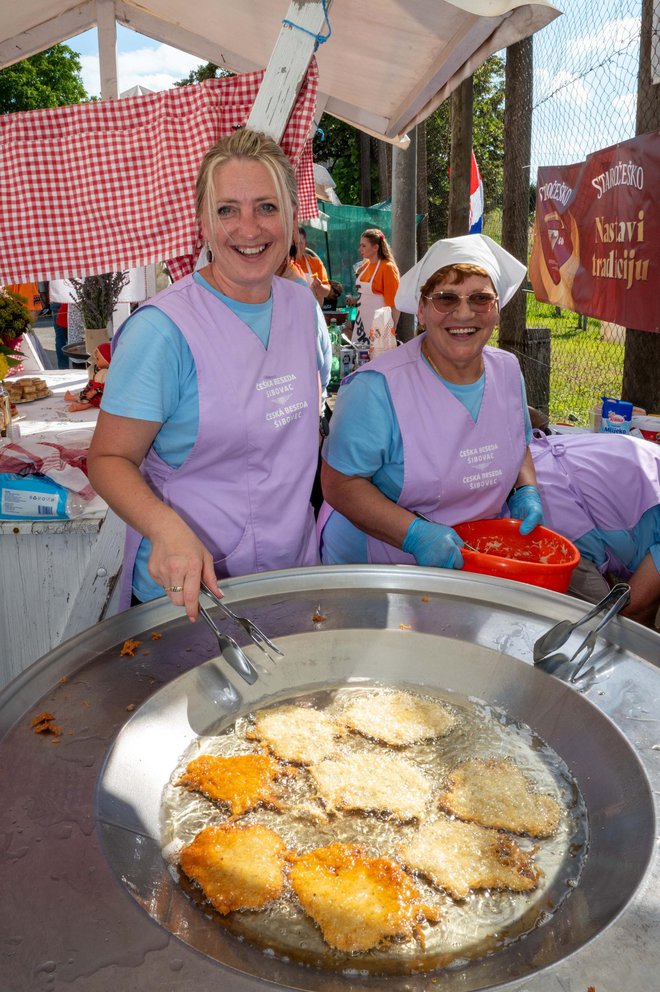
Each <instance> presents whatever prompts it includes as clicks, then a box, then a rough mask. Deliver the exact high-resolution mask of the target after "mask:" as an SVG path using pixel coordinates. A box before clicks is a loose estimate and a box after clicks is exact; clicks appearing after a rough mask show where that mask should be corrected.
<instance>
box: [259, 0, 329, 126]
mask: <svg viewBox="0 0 660 992" xmlns="http://www.w3.org/2000/svg"><path fill="white" fill-rule="evenodd" d="M331 5H332V0H326V4H325V6H326V10H328V11H329V10H330V7H331ZM285 20H287V21H291V23H292V24H293V25H299V27H292V26H291V25H290V24H282V28H281V30H280V33H279V37H278V39H277V41H276V42H275V47H274V48H273V51H272V53H271V56H270V59H269V62H268V65H267V66H266V72H265V73H264V78H263V80H262V83H261V86H260V87H259V92H258V93H257V98H256V100H255V101H254V103H253V105H252V110H251V111H250V116H249V117H248V120H247V126H248V127H250V128H254V130H255V131H264V132H265V133H266V134H269V135H270V136H271V138H274V139H275V141H281V140H282V135H283V134H284V130H285V128H286V125H287V121H288V120H289V117H290V116H291V111H292V110H293V105H294V103H295V102H296V97H297V96H298V91H299V90H300V86H301V84H302V81H303V79H304V78H305V73H306V72H307V68H308V66H309V62H310V59H311V57H312V55H313V54H314V51H315V50H316V38H315V37H314V36H315V35H317V34H321V33H322V32H323V30H324V27H325V23H326V19H325V12H324V10H323V5H322V3H321V0H293V2H292V3H291V4H290V5H289V9H288V10H287V12H286V17H285ZM300 28H304V29H305V30H300ZM308 31H309V32H311V34H307V32H308Z"/></svg>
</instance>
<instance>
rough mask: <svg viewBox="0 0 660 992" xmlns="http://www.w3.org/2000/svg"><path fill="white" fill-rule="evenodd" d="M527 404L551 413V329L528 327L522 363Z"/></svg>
mask: <svg viewBox="0 0 660 992" xmlns="http://www.w3.org/2000/svg"><path fill="white" fill-rule="evenodd" d="M520 364H521V366H522V371H523V377H524V379H525V389H526V391H527V402H528V403H529V405H530V406H533V407H536V409H537V410H540V411H541V412H542V413H546V414H547V413H549V412H550V328H549V327H527V328H526V329H525V344H524V352H523V355H522V358H521V362H520Z"/></svg>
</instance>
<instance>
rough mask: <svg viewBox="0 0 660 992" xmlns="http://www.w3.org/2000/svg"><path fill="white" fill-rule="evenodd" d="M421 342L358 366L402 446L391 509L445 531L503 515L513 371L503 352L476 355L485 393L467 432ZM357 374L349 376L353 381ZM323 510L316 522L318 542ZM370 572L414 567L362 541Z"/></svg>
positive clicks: (511, 478)
mask: <svg viewBox="0 0 660 992" xmlns="http://www.w3.org/2000/svg"><path fill="white" fill-rule="evenodd" d="M424 338H425V335H420V336H419V337H416V338H414V339H413V340H412V341H409V342H408V343H407V344H405V345H402V346H401V347H399V348H397V349H396V351H390V352H386V353H385V354H383V355H381V356H379V357H378V358H377V359H375V360H374V361H372V362H370V363H369V364H368V365H367V366H364V370H369V369H371V370H374V371H378V372H381V373H382V374H383V375H384V376H385V378H386V379H387V384H388V387H389V390H390V395H391V397H392V403H393V405H394V411H395V413H396V416H397V420H398V422H399V429H400V431H401V437H402V440H403V461H404V477H403V488H402V490H401V495H400V496H399V499H398V501H397V503H398V505H399V506H405V507H406V509H409V510H412V511H413V512H415V511H417V512H418V513H423V514H424V516H426V517H428V518H429V519H430V520H433V521H434V522H436V523H442V524H446V525H448V526H450V527H451V526H453V525H454V524H457V523H461V522H464V521H467V520H478V519H481V518H484V517H497V516H504V515H508V511H507V509H506V498H507V496H508V495H509V493H510V491H511V489H512V488H513V486H514V484H515V481H516V479H517V477H518V474H519V472H520V467H521V465H522V461H523V458H524V457H525V451H526V443H525V415H524V410H523V407H522V400H521V388H520V366H519V365H518V361H517V359H516V358H515V357H514V356H513V355H511V354H510V353H509V352H506V351H501V350H500V349H498V348H489V347H486V348H484V351H483V357H484V366H485V376H486V379H485V385H484V394H483V399H482V402H481V409H480V411H479V417H478V420H477V423H476V424H475V423H474V421H473V420H472V417H471V415H470V413H469V412H468V410H467V409H466V408H465V407H464V406H463V404H462V403H461V402H460V400H458V399H456V397H455V396H454V395H453V394H452V393H451V392H450V390H449V389H447V388H446V387H445V386H444V385H443V384H442V382H440V380H439V379H438V377H437V376H436V375H435V373H434V372H432V371H431V369H430V368H429V367H428V365H427V364H426V362H425V361H424V360H423V358H422V357H421V348H422V343H423V341H424ZM361 371H362V369H360V370H358V371H357V372H355V373H354V374H355V375H359V374H360V372H361ZM331 512H332V511H331V509H330V508H329V507H327V505H325V504H324V506H323V507H322V508H321V513H320V514H319V521H318V523H317V529H318V531H319V534H320V533H321V532H322V527H323V525H324V524H325V522H326V521H327V520H328V518H329V515H330V513H331ZM367 548H368V560H369V562H370V563H373V564H413V565H414V564H415V559H414V558H413V556H412V555H409V554H406V553H404V552H403V551H401V549H400V548H395V547H394V546H393V545H391V544H386V543H385V542H384V541H377V540H376V539H375V538H372V537H368V539H367Z"/></svg>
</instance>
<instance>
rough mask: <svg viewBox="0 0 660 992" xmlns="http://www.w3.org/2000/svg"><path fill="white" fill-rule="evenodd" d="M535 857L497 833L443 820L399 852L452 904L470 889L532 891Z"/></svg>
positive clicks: (426, 827)
mask: <svg viewBox="0 0 660 992" xmlns="http://www.w3.org/2000/svg"><path fill="white" fill-rule="evenodd" d="M533 855H534V851H523V850H522V849H521V848H520V847H519V846H518V844H516V842H515V840H514V839H513V838H512V837H509V835H508V834H503V833H501V832H500V831H499V830H490V829H489V828H487V827H480V826H479V825H478V824H476V823H463V821H462V820H450V819H448V818H447V817H442V819H440V820H436V821H435V822H433V823H426V824H424V825H423V826H422V827H420V829H419V830H418V831H417V833H416V834H415V835H414V837H412V838H411V840H410V841H409V842H408V843H407V844H402V845H401V847H399V848H398V850H397V857H399V858H400V859H401V861H402V862H403V864H404V865H405V866H406V867H407V868H409V869H411V870H412V871H418V872H420V873H421V874H422V875H424V876H425V877H426V878H428V879H429V880H430V881H431V882H433V884H434V885H437V886H439V887H440V888H441V889H445V891H446V892H448V893H449V895H450V896H453V897H454V899H465V898H466V896H468V895H469V893H470V889H511V890H512V891H513V892H529V891H531V890H532V889H535V888H536V886H537V885H538V883H539V880H540V879H541V877H542V875H543V873H542V871H541V869H540V868H537V866H536V865H535V864H534V861H533Z"/></svg>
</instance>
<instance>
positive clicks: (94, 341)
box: [85, 327, 110, 365]
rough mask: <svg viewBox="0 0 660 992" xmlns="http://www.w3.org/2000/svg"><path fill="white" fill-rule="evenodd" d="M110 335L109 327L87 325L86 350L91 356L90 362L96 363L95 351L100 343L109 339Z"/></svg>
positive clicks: (90, 363)
mask: <svg viewBox="0 0 660 992" xmlns="http://www.w3.org/2000/svg"><path fill="white" fill-rule="evenodd" d="M109 340H110V335H109V334H108V328H107V327H86V328H85V350H86V351H87V354H88V356H89V358H88V364H89V365H93V364H94V358H93V356H94V352H95V351H96V349H97V348H98V346H99V345H100V344H103V342H104V341H109Z"/></svg>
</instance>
